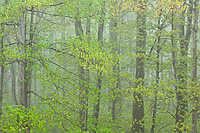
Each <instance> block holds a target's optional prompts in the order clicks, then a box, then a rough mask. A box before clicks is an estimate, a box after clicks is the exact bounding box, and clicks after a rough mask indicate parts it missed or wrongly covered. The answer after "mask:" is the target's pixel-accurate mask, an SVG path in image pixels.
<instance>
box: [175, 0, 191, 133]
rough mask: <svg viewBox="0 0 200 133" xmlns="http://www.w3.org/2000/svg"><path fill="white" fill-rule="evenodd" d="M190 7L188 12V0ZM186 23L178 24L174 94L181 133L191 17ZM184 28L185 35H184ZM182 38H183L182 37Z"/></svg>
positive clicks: (182, 15) (184, 112)
mask: <svg viewBox="0 0 200 133" xmlns="http://www.w3.org/2000/svg"><path fill="white" fill-rule="evenodd" d="M189 4H190V7H189V10H188V13H189V14H191V13H192V6H191V5H192V1H191V0H190V3H189ZM185 14H186V11H183V12H182V14H181V16H180V19H181V20H182V21H185ZM187 21H188V25H187V27H186V28H185V24H184V23H182V24H181V25H180V26H179V29H180V33H179V37H180V38H181V40H180V49H181V54H180V61H179V66H178V70H177V78H178V87H177V90H176V96H177V107H176V122H175V124H176V127H175V131H177V132H180V133H182V132H183V131H182V130H181V129H182V128H184V121H185V117H186V115H185V114H186V111H187V104H188V101H187V98H186V96H187V88H186V85H187V56H188V44H189V41H190V36H191V22H192V17H191V16H188V20H187ZM185 29H186V35H185ZM183 38H184V39H183Z"/></svg>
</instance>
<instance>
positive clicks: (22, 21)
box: [18, 9, 27, 107]
mask: <svg viewBox="0 0 200 133" xmlns="http://www.w3.org/2000/svg"><path fill="white" fill-rule="evenodd" d="M21 13H22V16H20V17H19V25H18V43H19V44H18V48H19V54H20V59H19V61H18V99H19V105H22V106H24V107H27V105H26V102H25V101H26V100H25V98H26V97H25V90H24V69H25V67H24V59H23V57H22V56H23V54H24V46H25V43H26V41H25V38H26V17H25V9H21Z"/></svg>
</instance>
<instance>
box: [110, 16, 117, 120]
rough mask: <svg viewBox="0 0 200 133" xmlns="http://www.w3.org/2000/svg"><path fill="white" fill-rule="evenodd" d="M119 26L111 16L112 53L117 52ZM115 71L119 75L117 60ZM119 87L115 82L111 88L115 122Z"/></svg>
mask: <svg viewBox="0 0 200 133" xmlns="http://www.w3.org/2000/svg"><path fill="white" fill-rule="evenodd" d="M116 27H117V22H116V20H115V18H111V19H110V40H111V44H112V53H113V54H116V52H118V51H117V47H118V46H116V45H117V33H116V31H115V30H116V29H115V28H116ZM113 65H114V66H113V72H114V75H115V76H117V73H118V72H117V71H118V70H117V62H114V64H113ZM116 87H117V83H116V84H114V85H113V86H112V88H111V93H112V94H111V95H113V100H112V111H111V112H112V121H113V122H115V118H116V103H117V100H116V92H115V89H116Z"/></svg>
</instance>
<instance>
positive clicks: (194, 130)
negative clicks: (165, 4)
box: [192, 0, 199, 133]
mask: <svg viewBox="0 0 200 133" xmlns="http://www.w3.org/2000/svg"><path fill="white" fill-rule="evenodd" d="M198 5H199V0H195V2H194V29H193V82H194V87H195V88H196V87H197V32H198V21H199V9H198V8H197V7H198ZM193 93H194V95H193V97H194V98H193V109H192V125H193V126H192V133H197V118H198V114H197V110H198V109H197V107H198V103H199V100H198V94H197V93H198V92H197V91H196V90H194V92H193Z"/></svg>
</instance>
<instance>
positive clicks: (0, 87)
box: [0, 25, 5, 120]
mask: <svg viewBox="0 0 200 133" xmlns="http://www.w3.org/2000/svg"><path fill="white" fill-rule="evenodd" d="M1 26H2V25H1ZM0 30H2V31H1V32H0V35H1V34H2V33H3V31H4V30H3V27H1V29H0ZM3 48H4V45H3V36H2V37H1V56H0V57H1V81H0V120H1V115H2V107H3V83H4V82H3V81H4V59H5V57H4V56H3V52H4V50H3Z"/></svg>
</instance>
